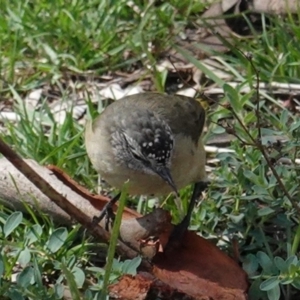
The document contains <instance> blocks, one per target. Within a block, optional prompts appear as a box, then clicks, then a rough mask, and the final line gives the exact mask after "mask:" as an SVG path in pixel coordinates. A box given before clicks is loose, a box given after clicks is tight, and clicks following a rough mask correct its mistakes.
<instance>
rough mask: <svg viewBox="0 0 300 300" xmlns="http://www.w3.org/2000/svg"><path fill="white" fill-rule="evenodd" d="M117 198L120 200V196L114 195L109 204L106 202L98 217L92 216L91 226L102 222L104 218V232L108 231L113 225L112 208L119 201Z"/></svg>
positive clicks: (113, 215)
mask: <svg viewBox="0 0 300 300" xmlns="http://www.w3.org/2000/svg"><path fill="white" fill-rule="evenodd" d="M119 198H120V194H118V195H116V196H115V197H114V198H112V199H111V200H110V201H109V202H107V203H106V204H105V206H104V207H103V209H102V211H101V213H100V215H99V216H98V217H97V216H94V218H93V224H99V223H100V222H101V221H102V220H103V218H105V230H107V231H108V230H109V228H111V227H112V225H113V223H114V220H115V214H114V212H113V206H114V204H115V203H116V202H117V201H118V200H119Z"/></svg>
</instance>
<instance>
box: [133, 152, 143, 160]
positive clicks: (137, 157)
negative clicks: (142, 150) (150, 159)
mask: <svg viewBox="0 0 300 300" xmlns="http://www.w3.org/2000/svg"><path fill="white" fill-rule="evenodd" d="M132 156H133V157H134V158H135V159H137V160H142V158H141V157H140V156H138V155H137V154H136V153H134V152H132Z"/></svg>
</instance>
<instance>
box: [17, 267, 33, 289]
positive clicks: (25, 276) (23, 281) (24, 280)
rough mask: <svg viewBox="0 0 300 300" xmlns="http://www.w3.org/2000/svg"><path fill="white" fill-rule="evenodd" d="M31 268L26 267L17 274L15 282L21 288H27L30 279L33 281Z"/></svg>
mask: <svg viewBox="0 0 300 300" xmlns="http://www.w3.org/2000/svg"><path fill="white" fill-rule="evenodd" d="M33 274H34V273H33V268H32V267H26V268H25V269H24V270H23V271H22V272H21V273H20V274H19V275H18V276H17V283H18V285H20V286H22V287H23V288H27V287H28V286H29V285H30V283H31V281H34V276H33Z"/></svg>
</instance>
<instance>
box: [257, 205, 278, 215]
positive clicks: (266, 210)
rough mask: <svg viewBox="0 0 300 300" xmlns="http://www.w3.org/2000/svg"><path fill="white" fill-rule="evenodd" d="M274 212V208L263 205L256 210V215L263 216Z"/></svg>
mask: <svg viewBox="0 0 300 300" xmlns="http://www.w3.org/2000/svg"><path fill="white" fill-rule="evenodd" d="M274 212H275V210H274V209H272V208H270V207H264V208H261V209H259V210H258V211H257V215H258V216H260V217H263V216H267V215H270V214H272V213H274Z"/></svg>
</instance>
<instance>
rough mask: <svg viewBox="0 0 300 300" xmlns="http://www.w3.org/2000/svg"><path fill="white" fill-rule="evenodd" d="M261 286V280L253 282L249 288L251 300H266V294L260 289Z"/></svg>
mask: <svg viewBox="0 0 300 300" xmlns="http://www.w3.org/2000/svg"><path fill="white" fill-rule="evenodd" d="M260 284H261V279H260V278H257V279H255V280H254V281H253V282H252V284H251V286H250V288H249V291H248V296H249V299H251V300H261V299H264V298H265V297H264V294H265V292H263V291H262V290H261V289H260V288H259V287H260Z"/></svg>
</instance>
